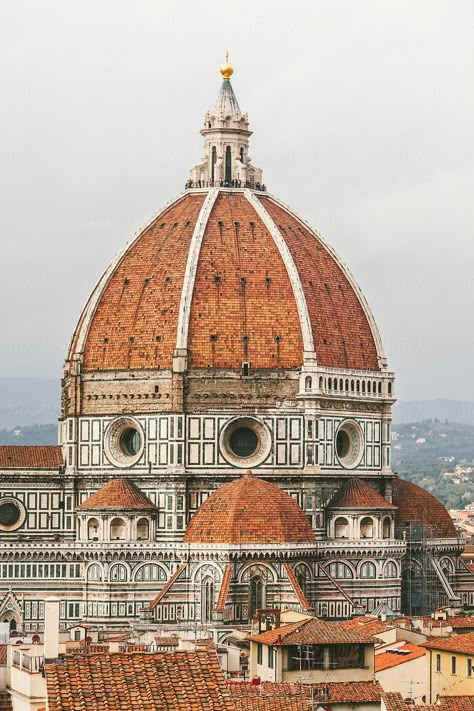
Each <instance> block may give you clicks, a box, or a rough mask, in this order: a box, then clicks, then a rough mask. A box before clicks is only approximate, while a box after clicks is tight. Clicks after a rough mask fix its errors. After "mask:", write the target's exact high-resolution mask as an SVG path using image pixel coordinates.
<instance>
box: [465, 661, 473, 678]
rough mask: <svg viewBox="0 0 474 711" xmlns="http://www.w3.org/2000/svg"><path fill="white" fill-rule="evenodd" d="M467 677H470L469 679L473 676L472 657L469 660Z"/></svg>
mask: <svg viewBox="0 0 474 711" xmlns="http://www.w3.org/2000/svg"><path fill="white" fill-rule="evenodd" d="M466 676H469V677H471V676H472V659H471V658H470V657H469V659H468V660H467V669H466Z"/></svg>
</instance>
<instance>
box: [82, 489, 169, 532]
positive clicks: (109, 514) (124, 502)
mask: <svg viewBox="0 0 474 711" xmlns="http://www.w3.org/2000/svg"><path fill="white" fill-rule="evenodd" d="M156 513H157V509H156V506H155V505H154V504H153V503H152V502H151V501H150V499H149V498H148V497H147V496H146V495H145V494H144V493H143V492H142V491H140V489H139V488H138V487H137V486H135V484H134V483H133V482H132V481H130V480H129V479H112V480H111V481H109V482H107V484H106V485H105V486H103V487H102V488H101V489H99V490H98V491H96V492H95V494H92V496H90V497H89V498H88V499H86V501H84V502H83V503H82V504H81V505H80V506H79V507H78V509H77V518H78V539H79V540H81V541H101V542H105V541H107V542H114V541H124V542H131V541H144V542H146V541H153V540H154V539H155V535H156Z"/></svg>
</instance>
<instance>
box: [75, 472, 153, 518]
mask: <svg viewBox="0 0 474 711" xmlns="http://www.w3.org/2000/svg"><path fill="white" fill-rule="evenodd" d="M78 509H79V510H82V511H92V510H97V511H100V510H106V509H117V510H118V509H121V510H130V511H132V510H133V511H135V510H142V509H143V510H148V511H155V510H156V506H155V505H154V504H153V503H152V502H151V501H150V499H149V498H148V496H145V494H144V493H143V491H140V489H139V488H138V486H136V485H135V484H134V483H133V481H130V479H111V480H110V481H108V482H107V484H105V486H103V487H102V488H101V489H99V490H98V491H96V492H95V493H94V494H92V496H89V498H88V499H86V501H84V502H83V503H82V504H81V505H80V506H78Z"/></svg>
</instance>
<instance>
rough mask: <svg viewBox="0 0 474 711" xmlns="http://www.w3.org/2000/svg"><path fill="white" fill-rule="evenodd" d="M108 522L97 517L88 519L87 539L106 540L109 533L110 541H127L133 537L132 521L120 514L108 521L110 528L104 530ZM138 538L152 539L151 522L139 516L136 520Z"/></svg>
mask: <svg viewBox="0 0 474 711" xmlns="http://www.w3.org/2000/svg"><path fill="white" fill-rule="evenodd" d="M105 526H106V522H101V521H99V520H98V519H97V518H90V519H89V520H88V521H87V540H88V541H98V540H105V539H106V538H107V536H106V535H105V534H106V533H108V534H109V535H108V539H109V540H110V541H126V540H130V538H131V530H130V522H129V521H127V520H126V519H124V518H121V517H119V516H115V517H114V518H112V519H111V520H110V521H109V522H108V530H107V531H106V530H104V528H105ZM136 539H137V540H138V541H148V540H150V522H149V520H148V519H147V518H139V519H138V520H137V521H136Z"/></svg>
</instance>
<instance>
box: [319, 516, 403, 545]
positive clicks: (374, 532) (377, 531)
mask: <svg viewBox="0 0 474 711" xmlns="http://www.w3.org/2000/svg"><path fill="white" fill-rule="evenodd" d="M332 523H334V526H332ZM328 528H329V530H328V535H329V537H330V538H333V537H334V538H337V539H345V538H347V539H349V538H351V539H355V538H366V539H369V540H370V539H374V538H376V539H379V538H382V539H389V538H393V536H394V531H393V519H392V517H391V516H385V517H384V518H383V519H381V520H380V519H379V518H377V517H372V516H362V517H360V518H358V519H356V520H355V521H354V520H351V521H350V520H349V519H348V518H347V517H346V516H338V517H337V518H335V519H334V522H332V521H329V525H328Z"/></svg>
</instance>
